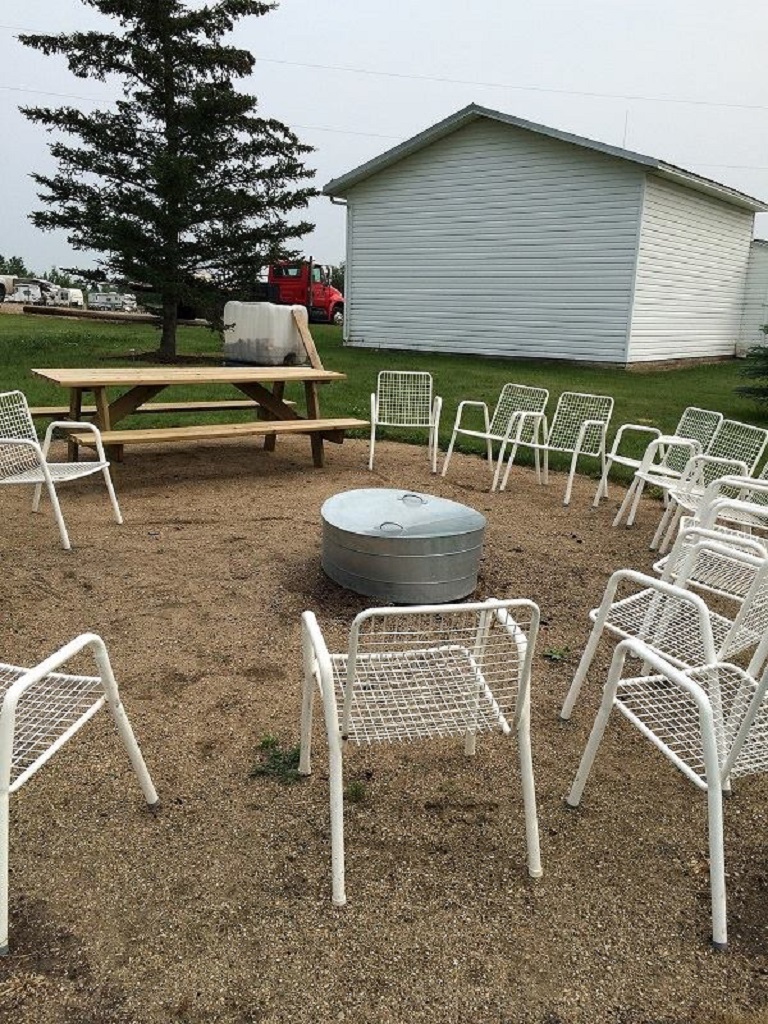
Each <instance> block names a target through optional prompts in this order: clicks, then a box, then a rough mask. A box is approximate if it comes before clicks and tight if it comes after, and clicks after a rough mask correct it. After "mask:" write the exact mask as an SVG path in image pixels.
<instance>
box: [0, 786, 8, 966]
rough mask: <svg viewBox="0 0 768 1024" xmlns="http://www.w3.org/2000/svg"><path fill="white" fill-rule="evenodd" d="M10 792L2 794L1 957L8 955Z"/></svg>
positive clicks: (0, 835)
mask: <svg viewBox="0 0 768 1024" xmlns="http://www.w3.org/2000/svg"><path fill="white" fill-rule="evenodd" d="M8 804H9V796H8V790H7V789H6V791H5V792H4V793H2V794H0V956H7V955H8Z"/></svg>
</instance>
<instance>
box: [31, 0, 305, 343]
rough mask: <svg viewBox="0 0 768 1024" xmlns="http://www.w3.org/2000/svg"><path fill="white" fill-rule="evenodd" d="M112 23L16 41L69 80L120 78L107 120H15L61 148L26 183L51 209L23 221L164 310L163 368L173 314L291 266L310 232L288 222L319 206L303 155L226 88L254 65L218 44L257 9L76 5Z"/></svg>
mask: <svg viewBox="0 0 768 1024" xmlns="http://www.w3.org/2000/svg"><path fill="white" fill-rule="evenodd" d="M83 3H85V4H87V5H88V6H89V7H93V8H95V9H96V10H98V11H99V12H100V13H101V14H103V15H106V16H108V17H111V18H113V19H114V20H115V22H116V25H115V30H114V31H111V32H95V31H94V32H74V33H71V34H68V35H67V34H61V35H21V36H20V37H19V38H20V41H21V42H22V43H23V44H24V45H25V46H30V47H33V48H34V49H36V50H40V51H42V52H43V53H44V54H46V55H54V54H60V55H62V56H64V57H65V59H66V61H67V64H68V67H69V70H70V71H71V72H72V73H73V74H74V75H76V76H77V77H78V78H94V79H96V80H98V81H105V80H106V79H107V78H108V77H109V78H110V79H112V78H113V77H116V78H117V79H118V80H119V81H120V83H121V87H122V99H120V100H119V101H118V102H117V103H116V105H115V108H114V109H112V110H109V111H100V112H98V113H88V114H85V113H83V112H81V111H80V110H78V109H76V108H74V107H69V106H67V107H60V108H56V109H52V108H48V107H31V108H22V113H24V115H25V116H26V117H28V118H29V119H30V120H31V121H33V122H36V123H37V124H40V125H43V126H44V127H45V128H46V129H48V130H49V131H55V132H56V134H57V135H59V133H62V132H63V133H64V135H65V136H70V137H71V140H69V139H68V140H67V141H62V139H60V138H56V139H55V141H53V142H52V143H51V145H50V151H51V153H52V154H53V156H54V157H55V158H56V160H57V162H58V166H57V170H56V173H55V174H52V175H50V176H46V175H43V174H33V175H32V177H33V179H34V180H35V181H36V182H37V184H38V185H39V186H40V187H41V191H40V192H38V198H39V199H40V200H41V201H42V202H43V203H45V204H46V206H47V207H48V208H47V209H45V210H41V211H36V212H35V213H32V214H31V215H30V219H31V220H32V222H33V223H34V224H35V225H36V226H37V227H40V228H42V229H44V230H50V229H54V228H63V229H65V230H66V231H67V233H68V236H67V237H68V240H69V243H70V244H71V245H72V246H73V248H75V249H78V250H90V251H93V252H97V253H99V254H100V259H99V266H100V267H102V268H103V269H104V270H105V271H106V273H107V274H108V275H110V276H112V275H114V276H117V277H120V278H125V279H128V280H133V281H139V282H144V283H147V284H151V285H153V286H154V288H155V289H156V291H157V292H159V293H160V295H161V296H162V310H163V324H162V338H161V342H160V353H159V355H160V357H161V358H162V359H171V358H173V357H174V356H175V353H176V325H177V316H178V314H177V310H178V305H179V303H180V302H185V303H188V302H190V301H193V300H197V301H200V299H201V294H202V295H204V296H206V297H207V299H208V300H209V301H210V302H217V303H218V304H219V308H220V304H221V302H222V301H223V299H224V298H225V297H226V296H227V295H237V297H238V298H248V297H249V294H251V293H252V290H253V289H254V287H255V283H256V279H257V274H258V271H259V268H260V267H262V266H264V265H267V264H269V263H273V262H275V261H276V260H278V259H290V258H293V257H295V256H296V255H297V254H296V252H295V250H292V249H291V248H289V247H288V246H289V244H290V242H291V241H293V240H295V239H298V238H300V237H301V236H302V235H304V234H306V233H307V232H308V231H311V230H312V227H313V226H312V225H311V224H310V223H308V222H306V221H303V220H296V219H294V218H293V217H292V214H293V212H294V211H296V210H300V209H303V208H304V207H306V205H307V202H308V200H309V199H310V198H311V197H312V196H313V195H316V194H317V192H316V190H315V189H314V188H312V187H311V186H310V185H309V184H308V181H309V179H310V178H311V177H312V175H313V174H314V172H313V171H310V170H308V169H307V167H306V166H305V164H304V163H303V157H304V156H305V155H306V154H307V153H310V152H311V147H309V146H306V145H303V144H302V143H301V142H300V141H299V140H298V138H297V137H296V135H295V134H294V133H293V132H292V131H290V129H289V128H287V127H286V126H285V125H283V124H281V123H280V122H279V121H276V120H272V119H265V118H262V117H260V116H258V115H257V113H256V110H257V101H256V98H255V97H253V96H249V95H246V94H244V93H240V92H238V91H236V89H235V88H234V86H233V81H234V80H237V79H242V78H245V77H246V76H248V75H249V74H250V73H251V71H252V69H253V66H254V63H255V61H254V57H253V56H252V54H251V53H249V52H248V51H247V50H242V49H237V48H235V47H233V46H230V45H226V44H225V43H224V42H223V41H222V39H223V36H224V35H225V34H226V33H227V32H230V31H231V30H232V28H233V26H234V24H235V23H236V22H237V21H238V20H239V19H241V18H244V17H246V16H248V15H257V16H260V15H264V14H266V13H267V12H269V11H270V10H272V9H273V8H274V6H275V4H273V3H260V2H257V0H216V2H211V3H206V4H204V5H202V6H200V5H199V4H195V6H194V8H193V7H192V5H191V4H190V3H189V2H188V0H83Z"/></svg>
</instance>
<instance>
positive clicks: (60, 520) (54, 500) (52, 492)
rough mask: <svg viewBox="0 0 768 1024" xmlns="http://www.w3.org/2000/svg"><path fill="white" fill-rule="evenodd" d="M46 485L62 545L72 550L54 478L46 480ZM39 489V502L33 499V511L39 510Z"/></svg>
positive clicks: (67, 549) (37, 495) (66, 549)
mask: <svg viewBox="0 0 768 1024" xmlns="http://www.w3.org/2000/svg"><path fill="white" fill-rule="evenodd" d="M45 486H46V489H47V491H48V497H49V498H50V499H51V505H52V506H53V514H54V516H55V517H56V525H57V526H58V528H59V536H60V537H61V546H62V547H63V548H64V550H65V551H71V550H72V545H71V544H70V542H69V534H68V533H67V528H66V526H65V525H64V516H63V515H62V513H61V505H60V504H59V496H58V494H57V493H56V488H55V487H54V486H53V480H51V479H50V478H49V479H48V480H46V482H45ZM41 488H42V485H40V486H39V487H38V488H37V490H40V489H41ZM37 490H36V492H35V493H36V497H37V504H36V502H35V500H34V499H33V501H32V511H33V512H37V505H38V504H39V498H40V496H39V494H37Z"/></svg>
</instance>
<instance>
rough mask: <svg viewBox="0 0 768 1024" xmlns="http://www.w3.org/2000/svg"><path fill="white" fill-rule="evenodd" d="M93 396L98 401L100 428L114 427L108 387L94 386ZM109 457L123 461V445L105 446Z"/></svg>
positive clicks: (97, 409) (97, 424)
mask: <svg viewBox="0 0 768 1024" xmlns="http://www.w3.org/2000/svg"><path fill="white" fill-rule="evenodd" d="M93 397H94V399H95V402H96V426H97V427H98V428H99V430H111V429H112V413H111V411H110V408H109V398H108V396H107V389H106V388H94V389H93ZM104 451H105V452H106V455H107V458H108V459H109V460H110V461H112V462H122V461H123V446H122V445H121V444H111V445H107V446H105V448H104Z"/></svg>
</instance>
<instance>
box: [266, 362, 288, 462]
mask: <svg viewBox="0 0 768 1024" xmlns="http://www.w3.org/2000/svg"><path fill="white" fill-rule="evenodd" d="M284 392H285V381H282V380H278V381H275V383H274V384H273V386H272V394H273V395H274V397H275V398H276V399H277V400H278V401H279V402H282V400H283V393H284ZM262 408H263V406H262ZM263 415H264V416H265V418H266V419H268V420H273V419H275V417H274V416H273V415H272V414H271V413H270V412H269V410H268V409H264V411H263ZM276 441H277V436H276V435H275V434H267V436H266V437H265V438H264V451H265V452H273V451H274V450H275V442H276Z"/></svg>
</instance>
